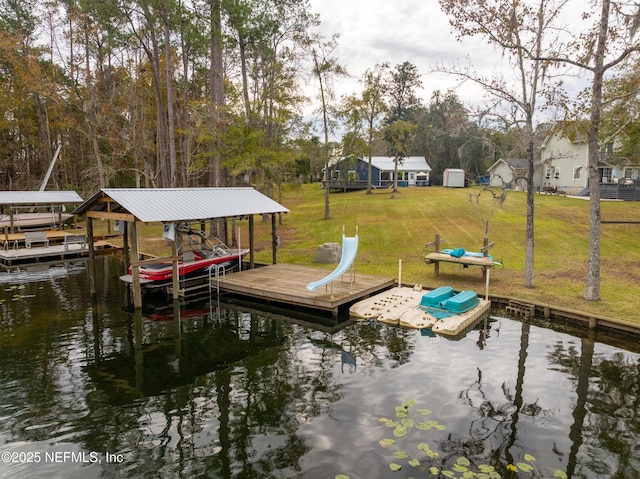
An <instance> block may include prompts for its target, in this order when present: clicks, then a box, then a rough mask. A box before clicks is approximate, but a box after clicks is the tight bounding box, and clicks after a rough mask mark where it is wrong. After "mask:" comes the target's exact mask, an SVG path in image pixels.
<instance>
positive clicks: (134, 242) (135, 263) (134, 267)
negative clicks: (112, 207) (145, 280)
mask: <svg viewBox="0 0 640 479" xmlns="http://www.w3.org/2000/svg"><path fill="white" fill-rule="evenodd" d="M131 260H132V261H131V276H132V283H131V285H132V287H133V307H134V308H136V309H138V308H142V288H141V287H140V264H139V262H140V247H139V245H138V228H137V226H136V223H135V221H132V222H131Z"/></svg>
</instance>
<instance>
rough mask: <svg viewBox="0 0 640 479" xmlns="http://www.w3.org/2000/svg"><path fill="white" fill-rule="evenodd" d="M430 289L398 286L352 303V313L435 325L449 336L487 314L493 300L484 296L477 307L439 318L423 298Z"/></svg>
mask: <svg viewBox="0 0 640 479" xmlns="http://www.w3.org/2000/svg"><path fill="white" fill-rule="evenodd" d="M426 292H427V291H425V290H423V289H422V288H421V287H414V288H407V287H396V288H392V289H389V290H387V291H384V292H382V293H379V294H377V295H375V296H372V297H370V298H367V299H364V300H362V301H359V302H357V303H355V304H354V305H352V306H351V307H350V308H349V313H350V314H351V316H352V317H354V318H359V319H376V320H377V321H380V322H382V323H387V324H392V325H394V326H403V327H405V328H413V329H423V328H426V329H431V330H432V331H434V332H436V333H439V334H444V335H446V336H460V335H461V334H462V333H464V332H465V331H467V330H469V329H470V328H472V327H473V326H475V325H476V324H477V323H478V322H479V321H480V320H481V319H482V318H484V317H486V315H487V314H488V312H489V309H491V301H489V300H486V299H480V302H479V304H478V305H477V306H476V307H474V308H473V309H471V310H469V311H466V312H463V313H459V314H456V315H453V316H450V317H446V318H442V319H438V318H435V317H434V316H432V315H431V314H430V313H429V312H428V311H424V310H422V309H421V308H420V307H419V306H420V301H421V299H422V296H423V295H424V294H425V293H426Z"/></svg>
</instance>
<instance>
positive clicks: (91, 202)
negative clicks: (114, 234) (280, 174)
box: [73, 187, 289, 223]
mask: <svg viewBox="0 0 640 479" xmlns="http://www.w3.org/2000/svg"><path fill="white" fill-rule="evenodd" d="M88 211H95V212H103V213H107V212H109V213H129V214H131V215H133V216H134V217H135V219H136V220H137V221H142V222H144V223H151V222H158V221H163V222H167V221H185V220H203V219H209V218H226V217H233V216H245V215H253V214H269V213H287V212H288V211H289V210H288V209H287V208H285V207H284V206H282V205H281V204H279V203H278V202H276V201H274V200H272V199H271V198H269V197H268V196H266V195H264V194H262V193H260V192H259V191H257V190H255V189H254V188H251V187H224V188H103V189H101V190H100V191H98V192H97V193H96V194H95V195H93V196H92V197H91V198H90V199H88V200H87V201H85V202H84V203H83V204H82V205H80V206H78V207H77V208H76V209H75V210H74V211H73V213H74V214H84V213H86V212H88Z"/></svg>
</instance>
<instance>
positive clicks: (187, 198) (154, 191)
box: [73, 187, 289, 308]
mask: <svg viewBox="0 0 640 479" xmlns="http://www.w3.org/2000/svg"><path fill="white" fill-rule="evenodd" d="M288 211H289V210H288V209H287V208H285V207H284V206H282V205H281V204H279V203H277V202H276V201H274V200H272V199H271V198H269V197H267V196H265V195H263V194H262V193H260V192H258V191H257V190H255V189H254V188H250V187H240V188H236V187H232V188H103V189H101V190H100V191H98V192H97V193H96V194H94V195H93V196H92V197H91V198H89V199H88V200H87V201H85V202H84V203H83V204H81V205H80V206H79V207H77V208H76V209H75V210H74V211H73V214H76V215H84V216H85V217H86V219H87V235H88V243H89V248H90V253H89V254H90V256H91V257H93V254H94V250H93V224H92V221H93V220H94V219H99V220H111V221H119V222H121V223H122V224H123V226H124V227H123V228H122V230H121V231H122V232H123V234H124V240H123V244H124V245H125V261H126V262H127V263H129V260H128V257H129V256H130V257H131V260H130V264H131V267H132V273H133V274H132V276H133V303H134V307H136V308H140V307H142V293H141V287H140V277H139V268H140V266H141V264H144V261H147V262H148V261H149V260H141V258H140V249H139V245H138V233H137V224H138V223H159V222H161V223H165V224H171V223H176V222H195V221H200V222H206V221H208V220H215V219H229V218H244V217H246V218H248V220H249V248H250V253H249V263H250V267H253V263H254V256H253V255H254V247H253V242H254V234H253V231H254V215H270V216H271V227H272V238H273V240H272V249H273V262H274V263H275V262H276V248H277V238H278V236H277V227H276V216H277V214H279V213H287V212H288ZM129 247H130V249H131V251H130V254H129V251H128V248H129ZM160 259H163V260H165V261H167V260H168V259H171V260H172V261H173V263H174V270H175V269H177V262H178V257H177V251H176V242H175V241H174V242H173V252H172V256H171V257H169V258H160ZM160 259H154V260H151V261H156V262H157V261H159V260H160ZM127 266H128V264H127ZM92 281H93V280H92ZM173 281H174V285H173V292H174V297H177V294H178V289H179V288H178V284H177V282H178V276H177V274H176V275H174V276H173ZM91 292H92V293H95V286H94V285H93V284H91Z"/></svg>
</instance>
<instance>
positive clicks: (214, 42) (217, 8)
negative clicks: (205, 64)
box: [209, 0, 225, 187]
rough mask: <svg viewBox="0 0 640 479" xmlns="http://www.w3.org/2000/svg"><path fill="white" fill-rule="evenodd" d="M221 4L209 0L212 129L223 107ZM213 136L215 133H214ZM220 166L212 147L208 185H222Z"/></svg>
mask: <svg viewBox="0 0 640 479" xmlns="http://www.w3.org/2000/svg"><path fill="white" fill-rule="evenodd" d="M222 49H223V45H222V5H221V3H220V0H211V52H210V54H211V76H210V88H211V101H212V103H213V108H214V112H213V118H212V121H213V123H214V124H213V125H212V128H213V129H214V130H218V129H220V125H221V119H222V110H223V108H224V104H225V99H224V66H223V57H222ZM214 136H215V135H214ZM223 183H224V182H223V179H222V174H221V166H220V153H219V152H218V149H217V148H216V147H215V145H214V147H213V151H212V155H211V159H210V161H209V186H215V187H217V186H224V185H223Z"/></svg>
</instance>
